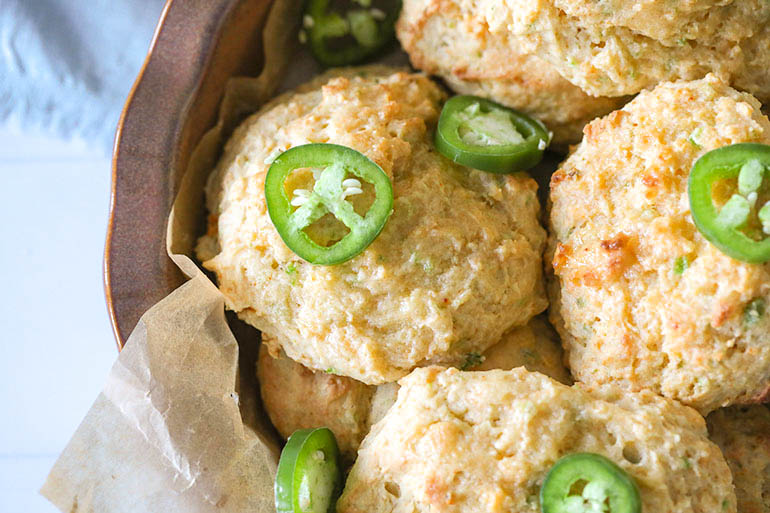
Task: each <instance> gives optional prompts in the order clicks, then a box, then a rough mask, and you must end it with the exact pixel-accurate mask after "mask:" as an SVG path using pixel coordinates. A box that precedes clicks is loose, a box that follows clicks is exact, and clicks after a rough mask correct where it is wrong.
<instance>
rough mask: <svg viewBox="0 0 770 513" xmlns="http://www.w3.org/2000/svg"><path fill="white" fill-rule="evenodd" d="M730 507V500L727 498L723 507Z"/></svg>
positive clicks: (723, 502)
mask: <svg viewBox="0 0 770 513" xmlns="http://www.w3.org/2000/svg"><path fill="white" fill-rule="evenodd" d="M729 507H730V501H728V500H727V499H725V500H723V501H722V509H727V508H729Z"/></svg>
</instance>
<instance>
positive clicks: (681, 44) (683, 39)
mask: <svg viewBox="0 0 770 513" xmlns="http://www.w3.org/2000/svg"><path fill="white" fill-rule="evenodd" d="M676 43H677V44H678V45H679V46H684V45H686V44H687V38H684V37H680V38H679V39H678V40H677V42H676Z"/></svg>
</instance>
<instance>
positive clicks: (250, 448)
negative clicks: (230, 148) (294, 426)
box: [41, 0, 312, 513]
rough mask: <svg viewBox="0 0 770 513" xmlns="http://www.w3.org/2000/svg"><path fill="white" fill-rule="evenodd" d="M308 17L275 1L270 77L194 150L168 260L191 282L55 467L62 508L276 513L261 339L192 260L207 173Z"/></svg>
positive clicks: (161, 306) (142, 333) (130, 353)
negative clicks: (235, 321) (238, 322)
mask: <svg viewBox="0 0 770 513" xmlns="http://www.w3.org/2000/svg"><path fill="white" fill-rule="evenodd" d="M299 19H300V0H276V1H275V3H274V5H273V6H272V7H271V10H270V14H269V17H268V20H267V22H266V25H265V30H264V36H263V39H264V48H265V67H264V70H263V72H262V74H261V75H260V76H259V77H257V78H246V77H240V78H234V79H232V80H231V81H230V82H229V83H228V85H227V89H226V93H225V96H224V98H223V101H222V106H221V109H220V116H219V121H218V123H217V125H216V126H215V127H214V128H213V129H211V130H210V131H209V132H207V133H206V134H205V135H204V137H203V138H202V139H201V141H200V143H199V144H198V146H197V147H196V149H195V151H194V153H193V157H192V158H191V161H190V166H189V168H188V171H187V172H186V174H185V177H184V178H183V180H182V184H181V188H180V191H179V194H178V196H177V199H176V201H175V203H174V207H173V210H172V213H171V215H170V217H169V225H168V226H169V229H168V251H169V256H170V257H171V258H172V259H173V260H174V261H175V262H176V263H177V265H179V267H180V268H181V269H182V271H183V272H185V273H186V274H187V275H188V276H189V277H190V280H189V281H188V282H187V283H185V284H184V285H182V286H181V287H180V288H179V289H177V290H176V291H174V292H173V293H171V294H170V295H169V296H168V297H166V298H165V299H163V300H162V301H160V302H159V303H158V304H156V305H155V306H153V307H152V308H151V309H150V310H149V311H147V312H146V313H145V315H144V316H142V318H141V319H140V321H139V323H138V325H137V326H136V328H135V329H134V331H133V332H132V334H131V336H130V337H129V339H128V341H127V343H126V346H125V348H124V349H123V351H122V352H121V353H120V355H119V357H118V360H117V362H116V363H115V365H114V366H113V368H112V370H111V372H110V374H109V376H108V379H107V384H106V385H105V387H104V390H103V391H102V393H101V394H100V395H99V397H97V399H96V401H95V402H94V404H93V406H92V407H91V409H90V410H89V412H88V414H87V415H86V417H85V419H84V420H83V422H82V423H81V424H80V426H79V427H78V429H77V431H76V432H75V434H74V435H73V437H72V439H71V440H70V442H69V444H68V445H67V447H66V448H65V449H64V451H63V453H62V454H61V456H60V457H59V459H58V461H57V462H56V464H55V465H54V467H53V469H52V470H51V473H50V475H49V476H48V479H47V480H46V482H45V484H44V485H43V488H42V490H41V493H42V494H43V495H44V496H45V497H47V498H48V499H49V500H50V501H51V502H53V503H54V505H56V506H57V507H58V508H59V509H60V510H62V511H65V512H132V513H136V512H155V513H159V512H190V513H197V512H210V511H216V512H246V511H248V512H252V511H256V512H262V511H265V512H268V511H274V506H273V502H274V499H273V481H274V477H275V470H276V465H277V460H278V455H279V440H278V438H277V436H276V435H275V433H274V431H273V428H272V427H271V426H270V424H269V422H267V421H266V420H265V419H266V416H265V415H264V412H262V411H261V409H260V406H259V401H258V390H257V386H256V379H255V377H254V368H255V367H254V362H255V355H256V353H257V344H258V343H259V337H258V335H257V332H256V331H253V333H251V334H250V335H248V334H247V336H245V337H242V338H241V346H240V348H239V345H238V342H237V341H236V338H235V337H234V335H233V333H232V332H231V330H230V328H229V326H228V323H227V319H226V316H225V312H224V300H223V297H222V295H221V294H220V293H219V291H218V290H217V288H216V287H215V286H214V285H213V284H212V282H211V281H210V280H209V279H208V278H207V277H206V276H205V275H204V274H203V272H202V271H201V270H200V269H199V268H198V267H197V266H196V264H195V263H194V261H193V260H192V258H191V255H192V248H193V245H194V242H195V235H196V233H197V231H198V230H197V228H198V226H199V224H198V223H199V222H200V219H201V217H202V216H203V215H204V211H203V207H202V200H203V194H202V190H203V184H204V182H205V179H206V176H207V175H208V173H209V172H210V170H211V169H212V167H213V165H214V163H215V162H216V159H217V157H218V155H219V152H220V149H221V145H222V142H223V141H224V140H226V139H227V136H228V135H229V134H230V132H231V131H232V129H233V128H234V126H235V125H236V124H237V123H238V122H239V121H240V120H241V119H242V118H243V117H244V115H245V114H247V113H251V112H254V111H256V110H257V109H258V107H259V106H260V105H261V104H262V103H264V102H265V101H266V100H267V99H269V98H270V97H271V96H272V95H273V94H274V93H275V90H276V89H277V88H278V87H279V85H280V83H281V77H282V76H283V75H284V71H285V70H286V68H287V64H288V62H289V57H290V55H292V53H293V52H294V50H295V47H296V44H295V41H296V33H297V25H298V23H299ZM308 71H310V70H308ZM310 73H312V71H310Z"/></svg>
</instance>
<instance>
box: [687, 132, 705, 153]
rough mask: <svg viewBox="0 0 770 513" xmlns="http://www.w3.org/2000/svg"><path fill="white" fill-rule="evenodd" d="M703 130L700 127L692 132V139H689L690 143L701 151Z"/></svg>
mask: <svg viewBox="0 0 770 513" xmlns="http://www.w3.org/2000/svg"><path fill="white" fill-rule="evenodd" d="M702 131H703V130H702V129H701V128H700V127H698V128H696V129H695V130H693V131H692V133H691V134H690V137H688V138H687V140H688V141H690V144H692V145H693V146H695V147H696V148H698V149H701V148H702V147H703V146H701V145H700V135H701V132H702Z"/></svg>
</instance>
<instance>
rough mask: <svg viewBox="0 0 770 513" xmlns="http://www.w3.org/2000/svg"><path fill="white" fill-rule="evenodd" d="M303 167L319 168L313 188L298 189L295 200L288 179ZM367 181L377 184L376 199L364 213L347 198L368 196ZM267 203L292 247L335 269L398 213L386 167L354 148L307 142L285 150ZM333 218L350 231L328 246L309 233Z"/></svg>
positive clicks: (274, 167)
mask: <svg viewBox="0 0 770 513" xmlns="http://www.w3.org/2000/svg"><path fill="white" fill-rule="evenodd" d="M301 168H311V169H313V170H314V175H315V176H316V178H315V183H314V185H313V189H312V191H310V190H307V189H295V190H294V191H292V198H291V200H290V199H289V195H288V192H287V190H286V181H287V178H288V177H289V175H290V174H291V173H292V171H294V170H297V169H301ZM361 181H363V182H366V183H369V184H371V186H373V190H374V195H375V197H374V200H373V202H372V204H371V206H369V208H368V210H367V212H366V213H365V214H364V215H359V214H358V213H357V212H356V211H355V209H354V207H353V204H352V203H350V202H349V201H347V200H346V198H347V197H348V196H353V195H357V194H361V193H363V187H365V186H364V185H363V184H362V183H361ZM265 200H266V202H267V211H268V213H269V214H270V219H271V220H272V221H273V225H274V226H275V229H276V230H277V231H278V234H279V235H280V236H281V238H282V239H283V241H284V242H285V243H286V245H287V246H288V247H289V249H291V250H292V251H293V252H294V253H296V254H297V255H298V256H299V257H300V258H302V259H304V260H306V261H308V262H310V263H311V264H320V265H334V264H339V263H342V262H345V261H347V260H350V259H351V258H353V257H354V256H356V255H358V254H359V253H361V252H362V251H363V250H365V249H366V248H367V247H368V246H369V244H371V243H372V241H373V240H374V239H375V238H376V237H377V235H379V233H380V231H382V229H383V227H384V226H385V223H386V221H387V220H388V218H389V217H390V214H391V212H392V210H393V187H392V185H391V183H390V179H389V178H388V176H387V175H386V174H385V172H384V171H383V170H382V168H380V166H378V165H377V164H375V163H374V162H372V161H371V160H369V159H368V158H366V156H364V155H363V154H361V153H359V152H357V151H356V150H354V149H351V148H347V147H345V146H339V145H336V144H320V143H316V144H305V145H302V146H295V147H294V148H291V149H289V150H287V151H285V152H284V153H282V154H281V155H279V156H278V157H277V158H276V159H275V160H274V161H273V163H272V164H271V165H270V168H269V169H268V171H267V177H266V178H265ZM293 207H296V208H293ZM327 214H331V215H332V216H333V217H335V218H336V219H337V220H338V221H339V222H341V223H342V224H344V225H345V227H346V228H347V230H349V231H348V232H347V234H345V235H344V237H342V238H341V239H340V240H338V241H337V242H334V243H333V244H331V245H329V246H323V245H321V244H319V243H317V242H316V241H314V240H313V239H311V237H310V236H309V235H308V234H307V233H306V231H305V230H306V229H307V228H308V227H309V226H310V225H312V224H313V223H315V222H316V221H319V220H320V219H321V218H323V217H324V216H326V215H327Z"/></svg>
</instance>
